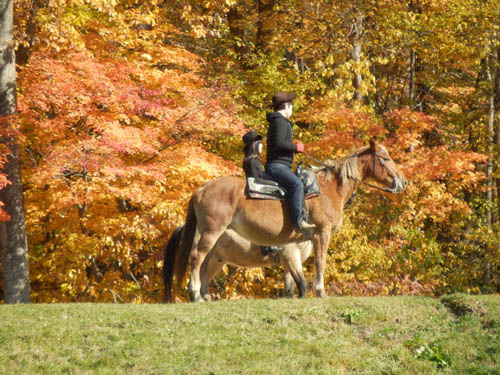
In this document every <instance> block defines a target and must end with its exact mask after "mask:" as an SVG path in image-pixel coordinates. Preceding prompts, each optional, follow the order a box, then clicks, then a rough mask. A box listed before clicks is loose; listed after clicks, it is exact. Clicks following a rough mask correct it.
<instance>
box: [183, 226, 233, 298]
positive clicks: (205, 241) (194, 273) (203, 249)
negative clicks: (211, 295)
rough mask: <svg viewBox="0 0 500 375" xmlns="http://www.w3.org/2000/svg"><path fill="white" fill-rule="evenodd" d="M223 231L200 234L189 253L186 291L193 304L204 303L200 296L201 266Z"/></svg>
mask: <svg viewBox="0 0 500 375" xmlns="http://www.w3.org/2000/svg"><path fill="white" fill-rule="evenodd" d="M224 229H225V228H224ZM224 229H222V230H219V231H217V232H215V231H214V232H205V233H203V234H201V237H200V240H199V241H198V243H197V244H196V246H195V247H194V249H193V251H192V252H191V279H190V280H189V286H188V289H189V297H190V298H191V301H193V302H203V301H205V300H204V299H203V297H202V296H201V285H202V282H201V277H200V271H201V266H202V264H203V261H204V260H205V258H206V256H207V254H208V253H209V252H210V250H211V249H212V248H213V246H214V245H215V243H216V242H217V240H218V239H219V237H220V235H221V234H222V232H224ZM206 289H208V287H206Z"/></svg>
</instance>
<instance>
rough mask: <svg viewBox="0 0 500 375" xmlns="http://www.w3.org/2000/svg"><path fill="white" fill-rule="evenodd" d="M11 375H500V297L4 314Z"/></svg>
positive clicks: (3, 366)
mask: <svg viewBox="0 0 500 375" xmlns="http://www.w3.org/2000/svg"><path fill="white" fill-rule="evenodd" d="M0 320H1V323H0V374H5V375H6V374H16V375H17V374H127V375H132V374H203V375H219V374H252V375H253V374H293V375H297V374H500V296H465V295H453V296H448V297H443V298H441V299H433V298H427V297H385V298H384V297H373V298H350V297H336V298H327V299H307V300H296V299H295V300H241V301H227V302H212V303H204V304H176V305H111V304H54V305H17V306H15V305H3V306H0Z"/></svg>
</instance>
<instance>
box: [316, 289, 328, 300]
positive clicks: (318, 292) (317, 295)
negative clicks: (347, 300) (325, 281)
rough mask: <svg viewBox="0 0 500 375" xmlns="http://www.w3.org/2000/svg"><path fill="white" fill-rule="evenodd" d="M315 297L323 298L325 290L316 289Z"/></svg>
mask: <svg viewBox="0 0 500 375" xmlns="http://www.w3.org/2000/svg"><path fill="white" fill-rule="evenodd" d="M316 297H318V298H325V297H326V292H325V290H324V289H316Z"/></svg>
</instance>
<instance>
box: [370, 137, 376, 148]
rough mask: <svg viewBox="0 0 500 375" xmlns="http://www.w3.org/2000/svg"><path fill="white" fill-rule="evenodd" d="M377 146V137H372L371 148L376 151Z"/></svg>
mask: <svg viewBox="0 0 500 375" xmlns="http://www.w3.org/2000/svg"><path fill="white" fill-rule="evenodd" d="M376 148H377V141H375V138H371V139H370V149H371V150H373V151H375V149H376Z"/></svg>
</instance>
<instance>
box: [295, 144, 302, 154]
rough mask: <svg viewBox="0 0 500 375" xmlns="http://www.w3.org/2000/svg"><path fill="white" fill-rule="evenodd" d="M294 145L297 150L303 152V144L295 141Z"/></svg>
mask: <svg viewBox="0 0 500 375" xmlns="http://www.w3.org/2000/svg"><path fill="white" fill-rule="evenodd" d="M295 146H297V152H304V144H303V143H302V142H297V143H296V144H295Z"/></svg>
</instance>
